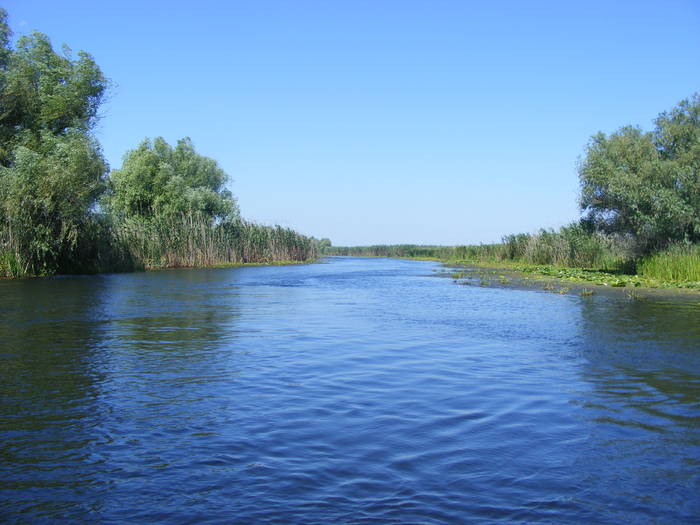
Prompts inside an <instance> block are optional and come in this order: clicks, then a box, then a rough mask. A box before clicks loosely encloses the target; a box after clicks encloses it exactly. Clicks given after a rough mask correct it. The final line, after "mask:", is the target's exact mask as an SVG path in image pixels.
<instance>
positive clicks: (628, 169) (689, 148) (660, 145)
mask: <svg viewBox="0 0 700 525" xmlns="http://www.w3.org/2000/svg"><path fill="white" fill-rule="evenodd" d="M579 177H580V182H581V197H580V205H581V208H582V210H583V211H584V212H585V220H586V222H587V223H588V224H589V225H590V226H591V227H592V228H593V229H596V230H599V231H604V232H612V233H619V234H627V235H631V236H633V237H634V238H635V239H636V240H637V241H638V243H639V246H640V248H641V249H642V250H643V251H645V252H649V251H651V250H654V249H658V248H661V247H664V246H666V245H668V244H669V243H671V242H674V241H682V240H688V241H692V242H697V241H700V95H698V94H695V95H694V96H692V97H691V98H690V99H687V100H684V101H682V102H681V103H680V104H678V106H676V107H675V108H673V109H672V110H671V111H670V112H668V113H663V114H661V115H660V116H659V118H658V119H657V120H656V127H655V129H654V131H653V132H651V133H644V132H642V131H641V130H640V129H638V128H634V127H629V126H628V127H624V128H622V129H620V130H619V131H617V132H615V133H613V134H611V135H610V136H609V137H608V136H606V135H605V134H603V133H598V134H597V135H595V136H594V137H593V138H592V139H591V142H590V143H589V145H588V148H587V151H586V156H585V158H584V160H583V161H582V162H581V164H580V166H579Z"/></svg>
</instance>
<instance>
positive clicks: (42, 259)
mask: <svg viewBox="0 0 700 525" xmlns="http://www.w3.org/2000/svg"><path fill="white" fill-rule="evenodd" d="M10 36H11V31H10V29H9V27H8V25H7V13H6V12H5V11H4V10H3V9H0V256H2V257H3V259H7V258H8V257H9V258H11V259H12V260H13V264H14V265H15V266H16V267H19V268H20V269H21V272H23V273H30V274H36V273H54V272H56V271H58V270H59V269H61V267H62V264H64V262H65V261H66V260H68V259H70V257H71V254H72V252H73V251H74V249H75V247H76V243H77V239H78V233H79V231H80V229H81V228H82V226H83V225H84V224H85V223H86V222H87V221H89V220H90V218H91V213H92V210H93V209H94V206H95V204H96V202H97V199H98V197H99V196H100V194H101V193H102V191H103V190H104V187H105V175H106V171H107V166H106V163H105V162H104V159H103V157H102V152H101V150H100V148H99V145H98V143H97V141H96V140H95V139H94V138H93V137H92V135H91V130H92V129H93V127H94V125H95V121H96V118H97V111H98V108H99V105H100V103H101V101H102V99H103V96H104V94H105V91H106V89H107V87H108V81H107V80H106V79H105V77H104V76H103V74H102V72H101V71H100V69H99V67H98V66H97V65H96V64H95V61H94V60H93V59H92V57H91V56H90V55H89V54H87V53H84V52H80V53H79V54H78V59H77V60H74V59H72V58H71V56H70V52H69V50H68V49H67V48H64V53H63V54H62V55H59V54H57V53H56V52H54V50H53V48H52V46H51V42H50V40H49V38H48V37H47V36H46V35H43V34H41V33H33V34H32V35H31V36H28V37H22V38H20V39H19V41H18V43H17V48H16V49H12V48H11V46H10Z"/></svg>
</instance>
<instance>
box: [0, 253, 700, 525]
mask: <svg viewBox="0 0 700 525" xmlns="http://www.w3.org/2000/svg"><path fill="white" fill-rule="evenodd" d="M437 269H439V265H437V264H436V263H431V262H415V261H398V260H388V259H355V258H331V259H328V260H327V264H316V265H309V266H292V267H257V268H241V269H217V270H178V271H164V272H151V273H137V274H123V275H104V276H86V277H62V278H53V279H36V280H26V281H15V282H11V281H5V282H0V298H1V303H0V396H1V398H0V521H5V522H8V523H34V522H56V523H90V522H99V523H125V522H127V523H166V522H167V523H298V524H315V523H318V524H321V523H323V524H327V523H363V524H364V523H377V524H380V523H381V524H384V523H460V522H467V523H472V522H484V523H519V522H520V523H629V524H638V523H692V522H697V520H698V516H700V303H698V300H697V299H696V300H695V301H692V300H685V301H669V302H661V301H633V300H629V299H628V298H627V297H626V296H625V295H624V294H620V296H619V297H602V296H593V297H580V296H575V295H558V294H552V293H545V292H536V291H518V290H504V289H494V288H481V287H467V286H459V285H456V284H454V283H453V282H452V281H451V280H450V279H447V278H441V277H438V276H436V275H437V274H436V272H435V270H437Z"/></svg>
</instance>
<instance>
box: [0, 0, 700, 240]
mask: <svg viewBox="0 0 700 525" xmlns="http://www.w3.org/2000/svg"><path fill="white" fill-rule="evenodd" d="M3 7H5V9H7V11H8V13H9V17H10V26H11V27H12V29H13V30H14V32H15V36H17V35H19V34H22V33H27V32H30V31H32V30H38V31H41V32H43V33H46V34H47V35H49V37H51V39H52V42H53V44H54V47H55V48H60V45H61V44H62V43H66V44H68V45H69V46H70V47H71V48H72V49H73V50H75V51H78V50H85V51H88V52H90V53H91V54H92V55H93V56H94V57H95V59H96V61H97V63H98V64H99V65H100V67H101V68H102V70H103V72H104V73H105V74H106V75H107V76H108V77H109V78H111V79H112V80H113V81H114V83H115V87H114V89H113V90H112V92H111V95H110V100H109V102H108V103H107V104H105V106H104V108H103V111H102V117H103V118H102V120H101V122H100V125H99V128H98V130H97V135H98V138H99V140H100V141H101V143H102V146H103V149H104V153H105V156H106V158H107V160H108V161H109V163H110V165H111V166H112V168H118V167H120V165H121V158H122V156H123V154H124V153H125V152H126V151H127V150H128V149H131V148H134V147H135V146H136V145H137V144H138V143H139V142H140V141H141V140H142V139H143V138H145V137H155V136H163V137H165V139H166V140H168V141H169V142H171V143H174V142H175V141H176V140H177V139H178V138H181V137H184V136H189V137H191V138H192V140H193V141H194V144H195V147H196V148H197V150H198V152H200V153H202V154H204V155H207V156H210V157H213V158H215V159H216V160H217V161H218V162H219V163H220V165H221V166H222V167H223V168H224V170H226V172H227V173H228V174H229V176H230V177H231V182H230V184H229V186H230V189H231V190H232V191H233V193H234V194H235V195H236V196H237V197H238V200H239V204H240V207H241V211H242V213H243V215H244V216H245V217H246V218H249V219H252V220H256V221H258V222H262V223H270V224H272V223H276V224H282V225H284V226H289V227H292V228H295V229H298V230H299V231H301V232H303V233H306V234H309V235H314V236H316V237H329V238H330V239H331V240H332V241H333V244H336V245H348V244H375V243H420V244H463V243H479V242H491V241H497V240H499V239H500V238H501V236H502V235H504V234H508V233H515V232H532V231H536V230H537V229H538V228H540V227H558V226H561V225H562V224H565V223H567V222H570V221H571V220H575V219H576V218H577V217H578V209H577V202H576V199H577V192H578V178H577V173H576V162H577V158H578V157H580V156H581V155H582V153H583V152H584V148H585V145H586V143H587V141H588V139H589V138H590V136H591V135H592V134H594V133H596V132H597V131H604V132H612V131H614V130H615V129H617V128H619V127H621V126H623V125H626V124H634V125H639V126H641V127H642V128H644V129H650V128H651V127H652V125H653V122H652V121H653V119H654V118H655V117H656V116H657V115H658V113H660V112H661V111H664V110H667V109H670V108H671V107H672V106H673V105H674V104H676V103H677V102H678V101H680V100H681V99H683V98H685V97H687V96H689V95H691V94H692V93H693V92H696V91H700V2H698V1H697V0H689V1H680V0H666V1H664V2H660V1H654V2H645V1H638V0H637V1H618V2H611V1H586V2H562V1H552V2H543V1H540V2H538V1H531V2H516V1H513V2H508V1H500V2H496V1H494V2H469V1H466V0H463V1H457V0H454V1H446V0H424V1H411V0H404V1H389V0H367V1H363V0H355V1H341V0H336V1H320V0H317V1H308V0H294V1H292V0H287V1H280V0H277V1H272V0H270V1H268V0H250V1H245V2H244V1H219V2H214V1H208V0H201V1H198V2H178V1H174V0H171V1H167V2H165V1H164V2H161V1H149V2H145V1H140V2H131V1H120V2H95V1H94V0H92V1H70V0H65V1H60V2H58V1H55V0H52V1H38V0H37V1H34V0H21V1H17V0H10V1H5V2H3Z"/></svg>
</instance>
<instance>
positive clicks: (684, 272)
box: [324, 224, 700, 290]
mask: <svg viewBox="0 0 700 525" xmlns="http://www.w3.org/2000/svg"><path fill="white" fill-rule="evenodd" d="M324 253H325V254H328V255H354V256H363V257H371V256H374V257H402V258H413V259H433V260H439V261H442V262H445V263H451V264H462V265H472V266H481V267H491V268H508V269H511V270H515V271H518V272H521V273H525V274H535V275H541V276H545V277H552V278H558V279H565V280H569V281H577V282H586V283H591V284H597V285H605V286H614V287H626V286H631V287H639V286H644V287H663V288H687V289H698V290H700V245H698V244H674V245H671V246H669V247H667V248H665V249H663V250H658V251H656V252H653V253H651V254H645V253H644V252H643V251H642V250H641V249H640V248H639V247H638V245H637V244H636V243H635V241H634V239H633V238H631V237H629V236H620V235H609V234H603V233H599V232H594V233H590V232H588V231H586V230H585V229H584V228H583V227H582V226H580V225H577V224H574V225H570V226H565V227H563V228H561V229H560V230H559V231H553V230H541V231H540V232H538V233H536V234H517V235H508V236H506V237H504V238H503V240H502V242H500V243H494V244H481V245H465V246H417V245H387V246H381V245H379V246H361V247H331V248H329V249H326V250H325V251H324Z"/></svg>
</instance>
